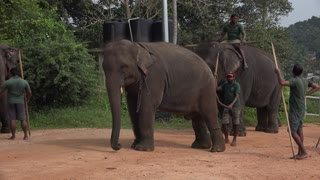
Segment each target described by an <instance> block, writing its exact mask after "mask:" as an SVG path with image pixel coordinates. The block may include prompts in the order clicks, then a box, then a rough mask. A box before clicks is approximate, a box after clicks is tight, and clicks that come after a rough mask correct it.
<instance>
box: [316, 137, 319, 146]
mask: <svg viewBox="0 0 320 180" xmlns="http://www.w3.org/2000/svg"><path fill="white" fill-rule="evenodd" d="M319 142H320V137H319V139H318V142H317V144H316V148H317V147H318V145H319Z"/></svg>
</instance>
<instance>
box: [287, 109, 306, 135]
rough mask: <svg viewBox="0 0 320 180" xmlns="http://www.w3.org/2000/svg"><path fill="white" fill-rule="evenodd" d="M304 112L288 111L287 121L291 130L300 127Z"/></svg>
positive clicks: (294, 130) (295, 130)
mask: <svg viewBox="0 0 320 180" xmlns="http://www.w3.org/2000/svg"><path fill="white" fill-rule="evenodd" d="M303 118H304V112H289V122H290V129H291V132H298V129H300V128H302V125H303Z"/></svg>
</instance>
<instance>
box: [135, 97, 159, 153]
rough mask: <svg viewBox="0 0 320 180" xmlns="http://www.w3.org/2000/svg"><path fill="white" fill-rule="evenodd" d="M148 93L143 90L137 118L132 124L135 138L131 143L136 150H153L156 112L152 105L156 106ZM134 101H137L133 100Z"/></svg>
mask: <svg viewBox="0 0 320 180" xmlns="http://www.w3.org/2000/svg"><path fill="white" fill-rule="evenodd" d="M150 94H152V93H150ZM150 94H148V93H147V92H143V94H142V98H141V102H140V107H139V112H138V118H137V120H136V122H135V125H134V132H135V134H136V140H135V142H134V143H133V144H132V146H133V147H132V148H133V149H135V150H138V151H153V150H154V138H153V133H154V122H155V113H156V109H155V108H154V107H156V106H155V105H154V104H153V100H152V98H153V97H151V95H150ZM154 94H155V93H154ZM135 103H137V102H136V101H135Z"/></svg>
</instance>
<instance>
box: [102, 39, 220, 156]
mask: <svg viewBox="0 0 320 180" xmlns="http://www.w3.org/2000/svg"><path fill="white" fill-rule="evenodd" d="M103 69H104V72H105V77H106V87H107V92H108V97H109V101H110V105H111V111H112V121H113V125H112V134H111V146H112V148H113V149H114V150H119V149H120V148H121V145H120V144H118V141H119V133H120V120H121V117H120V115H121V113H120V103H121V93H120V88H121V87H124V89H125V91H126V98H127V105H128V110H129V114H130V118H131V122H132V126H133V132H134V135H135V140H134V142H133V143H132V146H131V147H132V148H133V149H135V150H139V151H153V150H154V138H153V134H154V127H153V126H154V120H155V113H156V111H157V109H159V110H162V111H167V112H173V113H178V114H181V115H185V117H186V118H189V119H192V126H193V129H194V131H195V140H194V142H193V143H192V147H193V148H202V149H205V148H210V147H211V151H212V152H222V151H224V150H225V144H224V139H223V136H222V133H221V131H220V129H219V124H218V113H217V104H216V80H215V79H214V77H213V75H212V73H211V71H210V68H209V67H208V66H207V65H206V64H205V62H204V61H203V60H202V59H201V58H200V57H199V56H198V55H196V54H195V53H193V52H191V51H189V50H187V49H185V48H182V47H179V46H177V45H174V44H170V43H164V42H159V43H133V42H131V41H127V40H120V41H116V42H112V43H109V44H107V45H106V47H105V49H104V62H103ZM208 130H209V132H210V135H209V134H208ZM210 136H211V138H210Z"/></svg>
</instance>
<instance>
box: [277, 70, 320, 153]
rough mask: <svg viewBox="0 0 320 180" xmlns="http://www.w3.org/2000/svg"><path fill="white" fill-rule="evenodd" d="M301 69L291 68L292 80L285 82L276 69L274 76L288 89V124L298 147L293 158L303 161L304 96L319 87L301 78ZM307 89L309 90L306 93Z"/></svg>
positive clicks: (304, 151) (319, 88)
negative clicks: (309, 88)
mask: <svg viewBox="0 0 320 180" xmlns="http://www.w3.org/2000/svg"><path fill="white" fill-rule="evenodd" d="M302 71H303V68H302V67H301V65H299V64H295V65H294V66H293V70H292V73H293V76H294V77H293V78H291V79H290V80H289V81H286V80H284V79H283V78H282V76H281V73H280V70H279V69H276V74H277V76H278V81H279V83H280V84H281V86H289V87H290V96H289V122H290V129H291V136H292V138H293V139H294V141H295V142H296V144H297V145H298V146H299V151H298V154H297V155H295V157H293V158H297V159H304V158H307V157H308V154H307V151H306V148H305V147H304V145H303V139H304V136H303V129H302V127H303V126H302V125H303V118H304V114H305V96H307V95H310V94H312V93H314V92H316V91H318V90H320V87H319V85H318V84H315V83H312V82H311V81H308V80H307V79H306V78H303V77H302V76H301V74H302ZM308 87H311V90H309V91H308V92H307V89H308Z"/></svg>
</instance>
